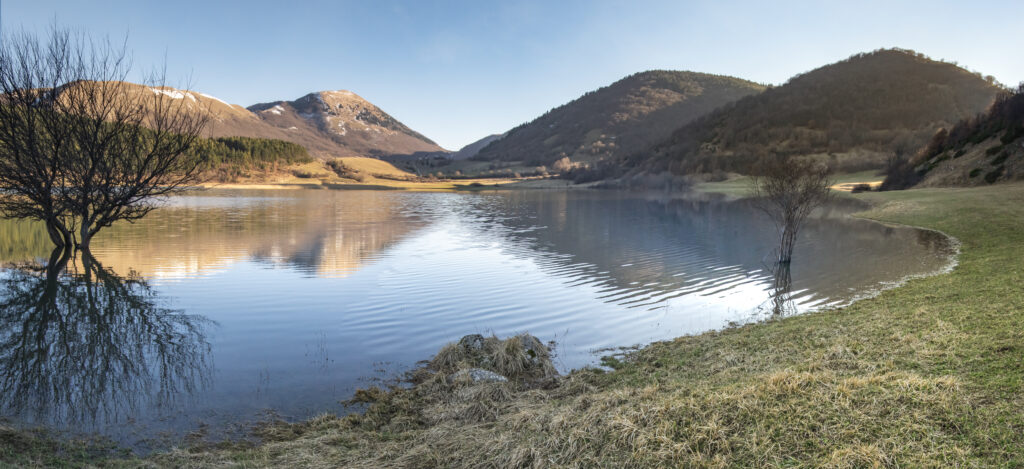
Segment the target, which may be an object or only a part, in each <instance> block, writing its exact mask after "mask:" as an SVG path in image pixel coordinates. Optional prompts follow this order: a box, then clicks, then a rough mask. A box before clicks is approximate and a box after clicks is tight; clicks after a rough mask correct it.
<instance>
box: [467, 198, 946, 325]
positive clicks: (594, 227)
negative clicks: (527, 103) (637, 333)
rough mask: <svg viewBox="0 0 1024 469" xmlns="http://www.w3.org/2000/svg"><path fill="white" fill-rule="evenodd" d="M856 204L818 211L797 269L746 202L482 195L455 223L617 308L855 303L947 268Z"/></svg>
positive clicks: (919, 234)
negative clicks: (870, 291) (720, 300)
mask: <svg viewBox="0 0 1024 469" xmlns="http://www.w3.org/2000/svg"><path fill="white" fill-rule="evenodd" d="M863 208H864V207H863V206H862V205H860V204H859V203H857V202H855V201H845V200H839V201H836V202H835V203H833V204H830V205H828V206H826V207H824V208H823V209H821V210H819V211H817V212H815V213H814V214H813V215H812V217H811V219H810V220H809V221H808V223H807V225H806V226H805V228H804V232H803V233H802V234H801V236H800V241H799V242H798V245H797V251H796V256H795V257H796V258H795V260H794V263H795V265H794V266H793V269H795V272H793V271H789V270H787V271H785V272H781V271H779V270H778V269H776V268H775V266H774V265H773V264H774V262H772V260H773V259H774V258H775V257H777V256H776V255H775V254H773V252H772V249H774V248H775V244H777V243H776V242H775V237H776V236H777V235H776V233H775V227H774V225H773V224H772V222H771V220H769V219H768V218H767V217H765V216H763V215H762V214H761V213H759V212H758V211H757V210H755V208H754V207H752V206H751V204H750V203H749V201H733V202H724V201H722V200H718V198H715V197H713V196H706V195H705V196H698V197H686V198H680V197H676V198H668V197H663V196H649V197H638V196H634V197H626V198H624V197H621V196H620V195H618V194H605V193H589V194H574V195H573V196H569V197H566V196H565V194H560V193H526V192H519V193H509V194H503V195H502V196H500V197H493V198H487V199H480V200H477V201H476V204H474V205H472V206H470V207H467V208H466V210H465V212H464V213H463V214H462V215H461V216H462V217H463V218H472V219H474V220H475V224H476V225H479V226H482V227H485V228H484V229H485V230H486V231H487V232H488V233H489V234H490V235H492V236H494V237H497V238H501V239H502V243H503V245H504V246H505V249H506V250H508V251H510V252H512V253H513V254H514V255H516V256H523V257H530V258H533V259H535V261H536V262H537V263H538V264H539V265H541V266H543V267H544V268H545V269H547V271H548V272H551V273H553V274H556V275H558V276H568V277H570V278H572V279H573V285H594V286H596V287H598V288H600V289H601V291H602V292H604V296H603V299H605V300H606V301H608V302H612V303H616V304H619V305H622V306H627V307H643V308H659V307H661V306H662V305H663V304H664V302H665V301H668V300H671V299H673V298H680V297H685V296H688V295H702V296H716V295H719V294H721V293H723V292H729V291H734V292H740V291H743V292H745V293H744V294H750V295H755V296H757V298H748V299H747V300H748V301H753V302H754V304H757V303H758V302H760V301H763V300H764V299H766V298H771V299H774V298H776V296H777V295H774V293H773V292H775V291H777V290H779V288H780V286H783V285H784V286H785V287H786V290H787V291H788V292H787V294H786V295H785V296H786V297H787V298H788V300H789V303H790V304H789V306H788V308H789V309H791V310H794V311H795V309H796V308H797V306H800V307H801V308H802V309H806V308H809V307H815V306H822V305H825V304H834V303H837V302H841V300H844V299H850V298H852V297H853V296H854V295H853V294H852V293H853V292H855V291H858V292H859V291H862V290H863V289H865V288H872V287H874V286H875V285H877V284H878V281H879V279H880V278H888V279H899V278H902V277H903V276H906V275H910V274H913V273H915V272H921V271H928V269H929V266H939V265H941V264H942V262H943V261H942V260H941V259H942V258H941V256H937V255H936V253H949V251H950V249H949V246H948V242H947V240H946V238H945V237H944V236H943V235H941V234H939V233H936V232H931V231H923V230H909V229H895V228H893V227H890V226H884V225H880V224H876V223H870V222H865V221H863V220H857V219H854V218H852V217H850V216H849V214H851V213H853V212H856V211H859V210H862V209H863ZM915 245H916V246H915ZM880 260H886V261H887V262H884V263H883V262H879V261H880ZM931 268H934V267H931ZM744 287H751V288H744ZM769 309H775V308H774V307H773V308H769Z"/></svg>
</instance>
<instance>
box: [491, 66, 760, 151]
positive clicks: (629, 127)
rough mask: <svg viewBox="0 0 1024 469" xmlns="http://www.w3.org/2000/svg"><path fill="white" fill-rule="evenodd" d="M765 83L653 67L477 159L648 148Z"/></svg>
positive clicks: (564, 108) (525, 127) (566, 107)
mask: <svg viewBox="0 0 1024 469" xmlns="http://www.w3.org/2000/svg"><path fill="white" fill-rule="evenodd" d="M763 89H764V86H763V85H759V84H757V83H754V82H751V81H747V80H743V79H740V78H735V77H729V76H724V75H713V74H707V73H699V72H689V71H671V70H648V71H644V72H639V73H634V74H632V75H629V76H627V77H625V78H622V79H620V80H617V81H615V82H614V83H612V84H610V85H607V86H604V87H601V88H599V89H596V90H593V91H589V92H587V93H585V94H584V95H583V96H580V97H579V98H576V99H574V100H572V101H569V102H568V103H565V104H562V105H560V106H557V107H555V108H553V109H551V110H550V111H548V112H546V113H544V114H543V115H541V116H539V117H537V118H535V119H533V120H531V121H529V122H526V123H524V124H521V125H519V126H517V127H515V128H513V129H511V130H509V131H508V132H507V133H506V135H505V137H503V138H501V139H497V140H495V141H493V142H491V143H490V144H488V145H487V146H485V147H484V148H482V149H481V150H480V152H479V153H478V154H477V155H476V156H474V159H477V160H500V161H526V162H527V164H536V165H551V164H553V163H554V162H555V161H556V160H559V159H561V158H564V157H569V158H570V159H571V160H574V161H580V160H583V161H588V160H590V161H593V160H602V159H605V158H610V157H617V156H621V155H624V154H627V153H630V152H632V151H635V150H638V149H640V148H645V147H646V146H647V145H648V144H652V143H654V142H656V141H659V140H660V139H662V138H664V137H667V136H668V135H669V134H670V133H671V132H672V131H673V130H675V129H676V128H678V127H679V126H680V125H682V124H684V123H686V122H689V121H690V120H692V119H695V118H697V117H698V116H700V115H702V114H704V113H706V112H709V111H711V110H713V109H715V108H717V107H719V106H721V105H723V104H725V103H727V102H730V101H733V100H735V99H739V98H741V97H743V96H747V95H750V94H755V93H759V92H761V91H762V90H763Z"/></svg>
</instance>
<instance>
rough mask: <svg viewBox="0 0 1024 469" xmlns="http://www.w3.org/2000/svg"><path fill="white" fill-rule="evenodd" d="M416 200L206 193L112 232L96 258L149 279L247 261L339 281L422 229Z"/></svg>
mask: <svg viewBox="0 0 1024 469" xmlns="http://www.w3.org/2000/svg"><path fill="white" fill-rule="evenodd" d="M418 202H419V200H418V199H409V198H404V197H398V196H395V195H393V194H387V193H374V192H368V193H367V192H360V193H347V194H343V195H339V194H338V193H337V192H333V191H283V193H277V194H273V195H270V196H268V195H266V193H265V192H259V191H229V192H223V191H208V192H200V193H197V194H196V195H192V196H185V197H177V198H175V199H172V200H171V201H170V203H169V204H168V206H166V207H164V208H162V209H161V210H160V211H159V212H157V213H155V214H153V216H150V217H148V218H147V219H145V220H143V221H141V222H139V223H136V224H134V225H129V224H119V225H115V226H113V227H111V228H109V229H108V230H107V231H106V232H104V234H103V237H102V238H98V239H97V240H95V241H94V247H93V252H94V253H95V254H96V256H97V257H99V258H102V259H103V260H104V262H105V263H107V264H108V265H110V266H112V267H114V268H116V269H118V270H123V269H129V268H131V269H136V270H138V271H139V272H140V273H141V274H142V275H143V276H146V277H151V278H163V279H183V278H190V277H195V276H202V275H209V274H211V273H214V272H219V271H223V270H224V269H226V268H229V267H230V266H231V265H234V264H236V263H238V262H241V261H245V260H256V261H258V262H260V263H263V264H265V265H268V266H272V267H278V268H287V269H294V270H297V271H300V272H303V273H305V274H307V275H310V276H317V277H336V278H340V277H345V276H348V275H350V274H351V273H352V272H355V271H356V270H358V269H359V268H360V267H361V266H362V265H363V264H364V263H365V262H368V261H371V260H372V259H373V258H374V256H375V255H376V253H378V252H379V251H381V250H384V249H386V248H387V247H388V246H391V245H393V244H394V243H396V242H398V241H400V240H401V239H403V238H404V237H406V236H408V235H409V234H411V233H413V232H414V231H415V230H416V229H418V228H420V227H422V226H424V224H425V222H424V220H423V218H422V217H421V214H422V213H423V212H424V211H426V209H424V208H423V207H421V206H420V204H419V203H418Z"/></svg>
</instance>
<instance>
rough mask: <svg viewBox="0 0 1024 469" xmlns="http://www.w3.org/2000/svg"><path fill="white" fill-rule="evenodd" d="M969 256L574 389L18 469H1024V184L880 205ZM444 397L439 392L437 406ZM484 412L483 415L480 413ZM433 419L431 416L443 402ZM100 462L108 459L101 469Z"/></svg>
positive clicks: (9, 437)
mask: <svg viewBox="0 0 1024 469" xmlns="http://www.w3.org/2000/svg"><path fill="white" fill-rule="evenodd" d="M854 197H859V198H862V199H863V200H867V201H870V202H872V203H873V204H874V206H875V208H874V209H872V210H871V211H869V212H867V213H865V214H863V216H866V217H869V218H873V219H877V220H883V221H887V222H896V223H905V224H911V225H919V226H927V227H930V228H934V229H939V230H942V231H944V232H946V233H948V234H950V235H952V236H955V237H956V238H958V239H959V240H960V241H961V242H962V252H961V254H960V256H959V265H958V266H957V267H956V269H955V270H953V272H951V273H948V274H942V275H938V276H934V277H929V278H924V279H916V280H911V281H909V282H908V283H907V284H906V285H904V286H902V287H900V288H897V289H894V290H889V291H886V292H883V293H882V294H881V295H879V296H878V297H876V298H873V299H868V300H863V301H860V302H858V303H856V304H854V305H852V306H850V307H846V308H842V309H834V310H827V311H822V312H818V313H812V314H806V315H801V316H793V317H788V318H785V319H778V320H773V321H769V322H766V323H761V324H753V325H748V326H743V327H737V328H732V329H727V330H724V331H719V332H709V333H705V334H701V335H698V336H692V337H682V338H679V339H675V340H672V341H666V342H659V343H656V344H653V345H651V346H648V347H646V348H644V349H642V350H640V351H639V352H637V353H635V354H634V355H633V356H631V357H629V358H628V359H625V360H615V359H612V360H608V361H607V362H606V363H607V364H609V365H610V366H612V367H613V368H615V371H613V372H606V373H602V372H598V371H595V370H586V371H581V372H577V373H574V374H573V375H571V376H569V377H568V378H565V379H563V380H561V381H559V382H558V383H556V384H555V385H549V386H547V387H545V388H534V389H529V390H515V389H512V388H509V387H506V386H504V385H490V386H483V387H481V386H476V387H456V388H455V389H454V390H451V391H450V392H452V394H448V395H449V396H451V397H450V398H449V399H447V401H448V403H447V404H446V403H445V401H446V399H440V400H438V399H434V400H423V396H425V395H429V394H420V392H419V391H415V390H408V389H405V390H397V391H395V392H392V393H390V394H382V393H378V392H369V393H365V394H363V395H362V397H363V398H364V399H368V400H373V401H376V403H375V404H372V405H371V406H370V407H369V409H368V410H367V411H366V412H365V414H361V415H356V416H351V417H345V418H337V417H333V416H323V417H320V418H316V419H313V420H310V421H308V422H303V423H299V424H292V425H289V424H279V425H269V426H267V427H263V428H262V429H261V430H260V431H259V434H260V435H261V436H262V437H263V438H264V443H263V444H261V445H258V446H249V445H221V446H199V447H194V448H191V449H179V450H176V451H173V452H171V453H167V454H160V455H155V456H152V457H150V458H148V459H147V460H145V461H138V460H133V459H120V458H117V457H114V458H113V459H110V458H109V457H108V456H102V454H103V453H97V452H95V451H96V450H95V449H91V451H94V452H90V448H88V447H86V448H83V447H81V446H78V445H75V444H55V443H53V442H52V441H49V440H46V439H45V438H43V439H41V438H39V437H37V436H35V435H32V434H26V433H20V432H14V431H10V430H8V431H0V461H3V462H5V463H8V464H14V465H24V466H45V465H47V464H54V463H55V461H58V462H60V463H63V464H69V463H75V464H84V463H90V464H98V465H102V466H106V467H136V466H138V465H139V464H146V465H152V466H159V467H180V466H188V467H281V466H290V467H300V466H305V467H336V466H343V467H835V468H840V467H1017V466H1021V465H1024V459H1022V457H1024V456H1022V453H1021V452H1020V448H1021V447H1024V432H1022V431H1021V429H1022V428H1024V399H1022V398H1021V396H1022V395H1024V292H1022V290H1021V289H1020V287H1019V285H1021V284H1022V276H1024V267H1022V264H1021V262H1020V253H1019V246H1021V245H1022V244H1024V184H997V185H995V186H990V187H983V188H972V189H920V190H910V191H899V192H882V193H865V194H859V195H856V196H854ZM422 392H426V390H422ZM465 396H476V399H478V400H479V401H478V403H477V404H473V405H470V406H469V407H466V404H465V401H464V400H462V399H465ZM427 403H429V405H427ZM97 454H99V455H100V456H97Z"/></svg>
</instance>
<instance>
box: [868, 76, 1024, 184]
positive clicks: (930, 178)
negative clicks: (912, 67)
mask: <svg viewBox="0 0 1024 469" xmlns="http://www.w3.org/2000/svg"><path fill="white" fill-rule="evenodd" d="M888 173H889V174H888V177H887V178H886V181H885V183H884V187H885V188H886V189H903V188H906V187H910V186H913V185H915V184H918V185H921V186H974V185H983V184H992V183H995V182H997V181H1007V180H1016V179H1021V178H1024V83H1022V84H1021V85H1020V86H1018V87H1017V89H1016V90H1013V91H1007V92H1004V93H1001V94H1000V95H999V97H998V98H997V99H996V101H995V102H994V103H993V104H992V107H991V108H989V110H988V111H987V112H985V113H984V114H980V115H978V116H975V117H972V118H970V119H964V120H962V121H960V122H958V123H957V124H956V125H954V126H952V127H950V128H948V129H946V128H944V129H941V130H939V131H938V132H937V133H936V134H935V136H934V137H932V140H931V141H930V142H929V143H928V145H925V146H923V147H921V148H920V149H919V150H918V151H917V152H916V153H915V154H913V155H912V157H910V158H908V159H906V160H905V161H901V160H896V161H893V163H892V164H891V167H890V168H889V171H888Z"/></svg>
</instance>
